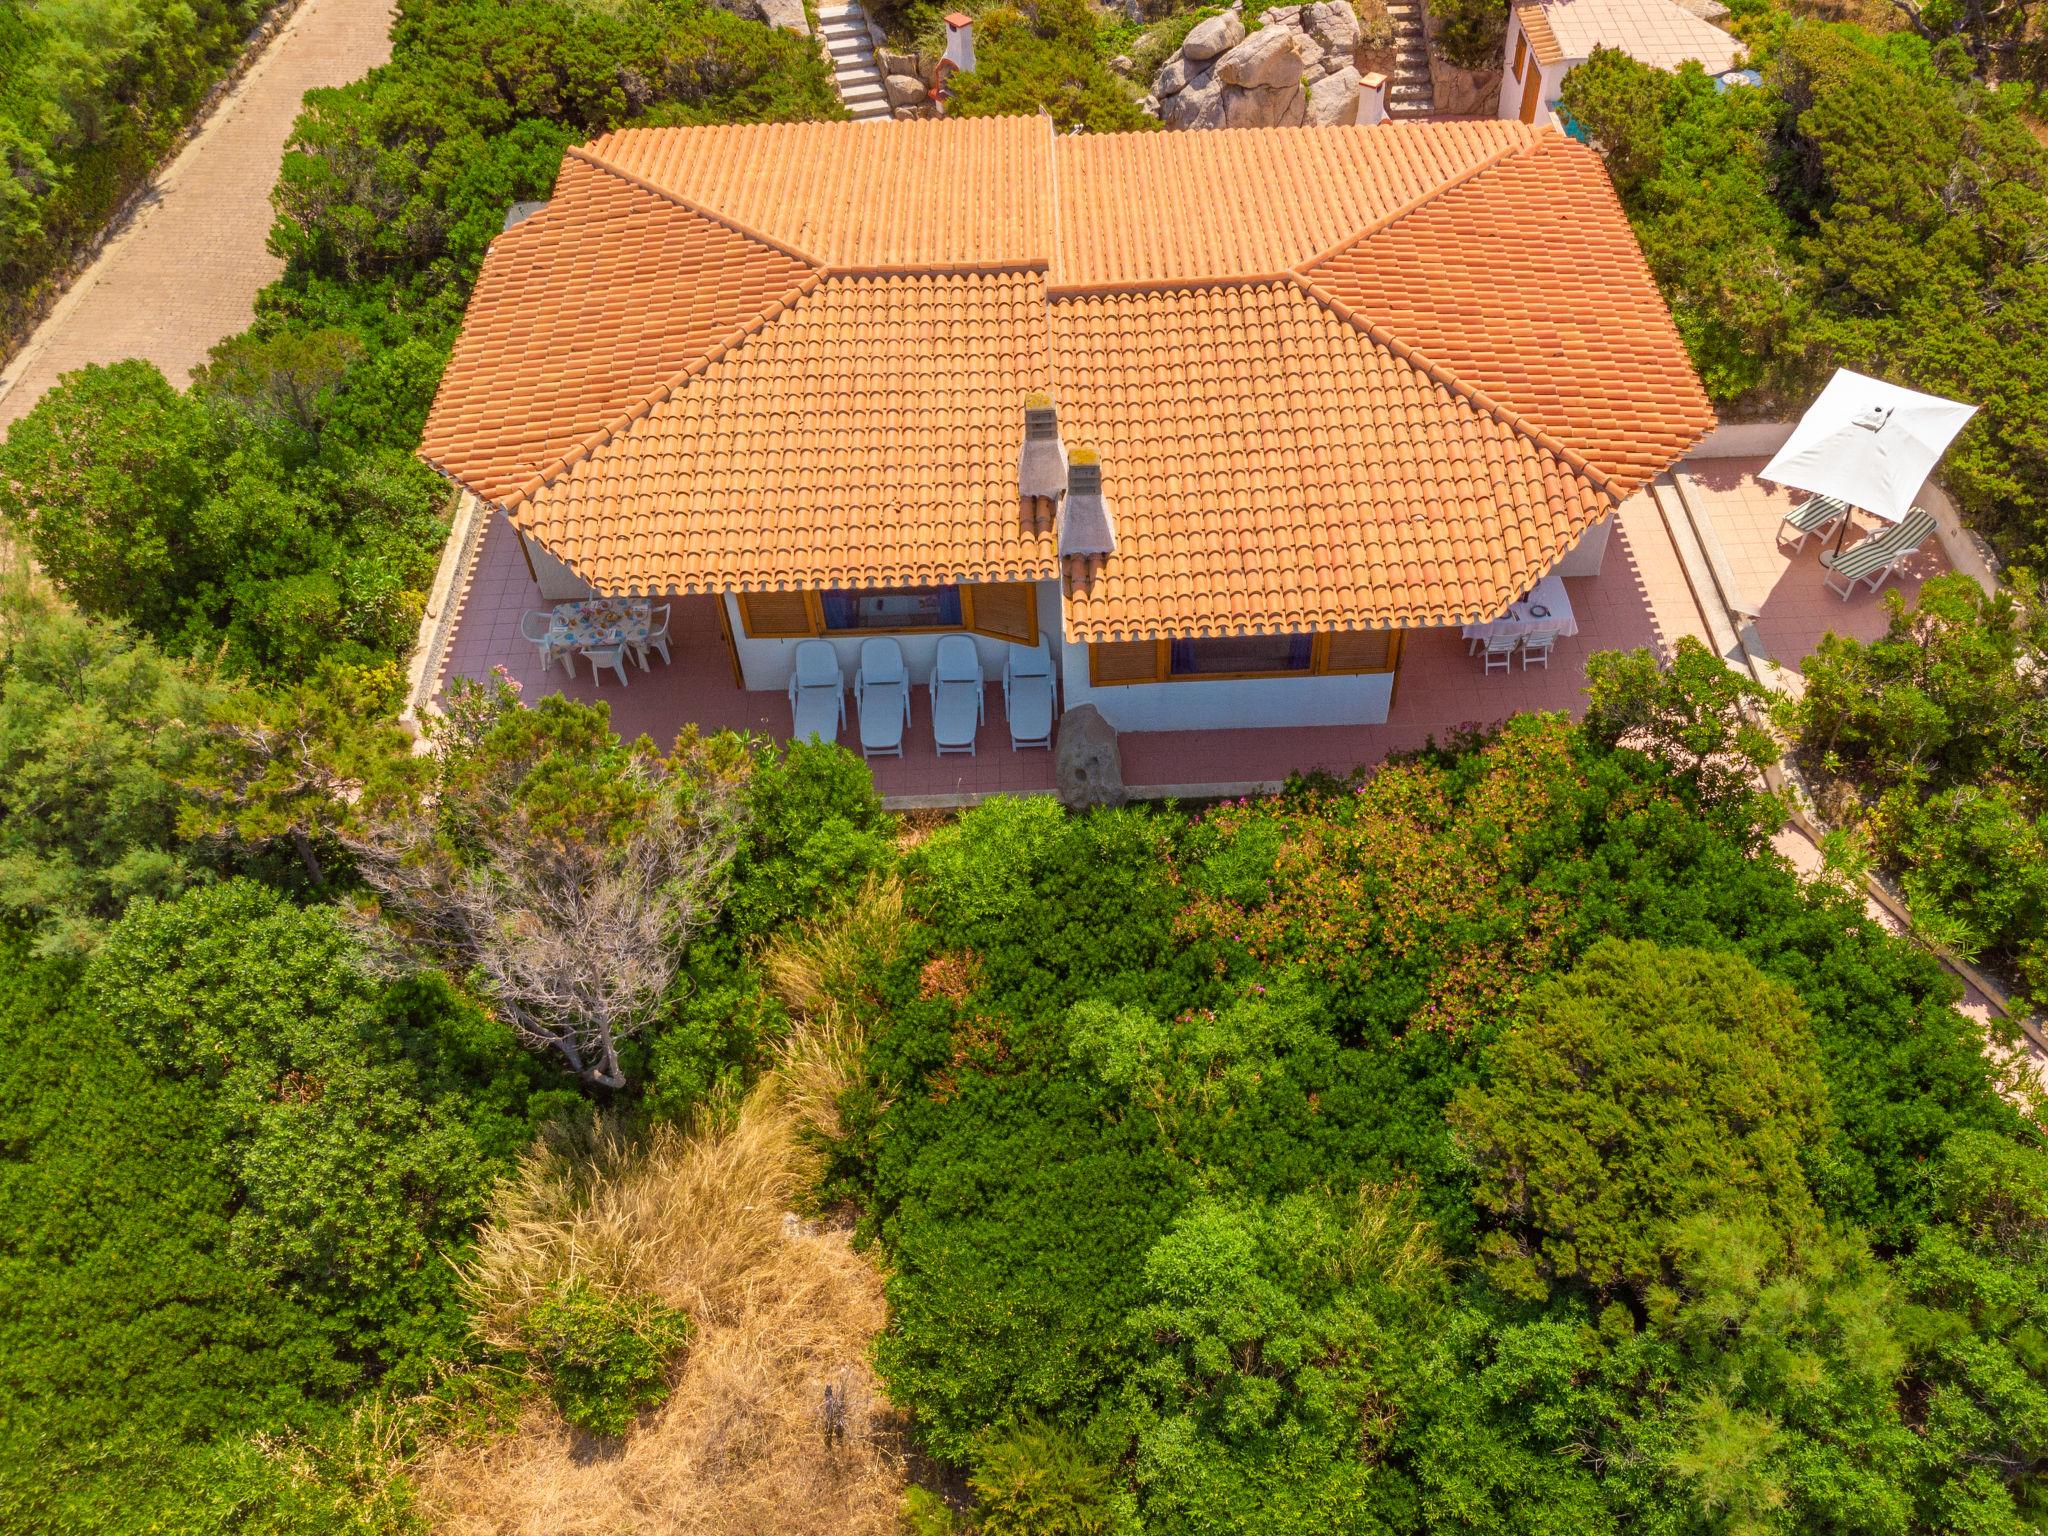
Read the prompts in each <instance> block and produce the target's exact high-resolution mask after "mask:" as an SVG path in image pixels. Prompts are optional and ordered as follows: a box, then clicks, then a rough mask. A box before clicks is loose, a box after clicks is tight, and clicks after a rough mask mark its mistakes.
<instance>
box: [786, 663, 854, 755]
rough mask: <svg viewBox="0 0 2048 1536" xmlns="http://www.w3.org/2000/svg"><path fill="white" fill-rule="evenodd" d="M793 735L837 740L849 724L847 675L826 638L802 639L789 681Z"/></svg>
mask: <svg viewBox="0 0 2048 1536" xmlns="http://www.w3.org/2000/svg"><path fill="white" fill-rule="evenodd" d="M789 708H790V713H791V716H792V717H793V722H794V723H793V727H792V729H791V731H790V735H791V737H792V738H793V739H794V740H797V741H837V740H838V739H839V733H840V731H841V730H842V729H844V728H845V725H846V678H845V677H844V676H843V675H842V674H841V673H840V670H839V653H838V652H837V651H835V650H833V649H832V646H831V644H830V642H828V641H824V640H803V641H799V642H798V644H797V648H796V673H795V675H794V676H792V677H791V678H790V680H789Z"/></svg>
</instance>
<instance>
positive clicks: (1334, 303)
mask: <svg viewBox="0 0 2048 1536" xmlns="http://www.w3.org/2000/svg"><path fill="white" fill-rule="evenodd" d="M1288 276H1289V277H1291V278H1292V279H1293V280H1294V281H1295V282H1296V283H1297V284H1299V285H1300V288H1301V291H1302V292H1303V293H1306V294H1307V295H1308V296H1309V297H1310V298H1312V299H1314V300H1315V301H1316V302H1317V303H1318V304H1321V305H1322V306H1323V307H1324V308H1325V309H1327V310H1329V311H1330V313H1331V314H1333V315H1335V316H1337V317H1338V318H1339V319H1340V320H1343V321H1345V322H1347V323H1348V324H1351V325H1355V326H1357V327H1358V329H1359V330H1361V331H1363V332H1364V333H1365V334H1366V335H1367V336H1369V337H1371V338H1372V340H1373V341H1374V342H1376V343H1377V344H1378V345H1380V346H1382V347H1385V348H1386V349H1387V350H1388V351H1389V352H1391V353H1393V354H1394V356H1396V357H1398V358H1399V359H1400V360H1401V361H1402V362H1404V363H1406V364H1407V365H1408V366H1409V367H1411V368H1413V369H1415V370H1416V371H1417V372H1419V373H1421V374H1424V375H1425V376H1427V377H1428V378H1430V379H1432V380H1434V381H1435V382H1436V383H1438V384H1440V385H1442V386H1443V387H1444V388H1445V389H1448V390H1449V391H1451V393H1452V394H1454V395H1458V396H1460V397H1461V398H1463V399H1464V400H1467V401H1469V402H1470V403H1471V404H1472V405H1473V406H1474V407H1476V408H1477V409H1478V410H1480V411H1482V412H1484V413H1485V414H1486V415H1488V416H1491V417H1492V418H1493V419H1494V420H1495V421H1497V422H1499V423H1501V425H1503V426H1505V427H1508V428H1510V429H1511V430H1513V431H1516V432H1519V433H1521V434H1522V436H1524V437H1526V438H1528V439H1529V440H1530V441H1531V442H1532V443H1534V444H1535V445H1536V446H1537V447H1539V448H1541V449H1543V450H1544V451H1545V452H1546V453H1549V454H1551V455H1553V456H1554V457H1556V458H1558V459H1560V460H1562V461H1563V462H1564V463H1565V464H1566V465H1567V466H1568V467H1569V468H1570V469H1571V470H1572V472H1573V473H1575V474H1577V475H1580V476H1582V477H1583V478H1584V479H1586V480H1587V481H1588V482H1589V483H1591V485H1592V487H1593V489H1594V490H1596V491H1598V492H1599V493H1600V494H1601V495H1603V496H1605V497H1607V498H1609V499H1610V500H1617V501H1618V499H1619V498H1618V497H1616V496H1615V493H1614V492H1613V490H1612V489H1611V488H1610V487H1611V485H1612V482H1613V480H1614V478H1615V477H1614V476H1613V475H1611V474H1609V473H1608V472H1607V471H1606V470H1604V469H1602V468H1600V467H1599V466H1598V465H1597V464H1595V463H1593V461H1592V460H1591V459H1589V458H1587V457H1586V455H1585V454H1583V453H1581V452H1580V451H1579V450H1578V449H1576V448H1573V447H1571V446H1569V445H1568V444H1566V443H1564V442H1562V441H1560V440H1559V439H1558V438H1556V437H1554V436H1552V435H1551V433H1550V432H1549V431H1548V430H1547V429H1545V428H1543V427H1540V426H1538V425H1537V424H1536V423H1535V422H1533V421H1531V420H1530V419H1529V418H1528V417H1526V416H1524V415H1523V414H1522V413H1521V412H1520V411H1517V410H1514V409H1513V408H1512V407H1509V406H1506V405H1503V404H1501V403H1500V402H1499V401H1498V400H1496V399H1494V398H1493V397H1492V396H1491V395H1489V394H1488V393H1487V392H1486V391H1485V390H1483V389H1481V388H1480V387H1479V386H1478V385H1476V384H1468V383H1467V382H1466V381H1465V380H1463V379H1461V378H1459V377H1458V375H1457V374H1456V373H1454V372H1452V371H1451V370H1450V369H1448V368H1446V367H1444V366H1443V365H1442V364H1441V363H1437V362H1434V361H1432V360H1431V359H1430V358H1429V357H1428V356H1426V355H1425V354H1424V353H1423V352H1422V351H1420V350H1419V349H1418V348H1416V347H1414V346H1411V345H1410V344H1409V343H1407V342H1405V341H1403V340H1401V338H1400V337H1398V336H1396V335H1394V334H1393V333H1392V332H1391V331H1389V330H1388V329H1387V328H1386V327H1385V326H1383V325H1381V324H1380V323H1379V322H1378V321H1376V320H1371V319H1368V318H1367V317H1366V316H1364V315H1362V314H1360V313H1358V312H1357V311H1356V310H1354V309H1353V308H1352V307H1351V306H1350V305H1348V304H1346V303H1345V302H1344V301H1343V300H1342V299H1339V298H1338V297H1337V296H1336V295H1335V294H1332V293H1328V292H1326V291H1325V290H1323V289H1322V288H1319V287H1317V286H1316V284H1315V281H1314V280H1313V279H1311V278H1309V277H1307V276H1305V275H1304V274H1302V273H1300V272H1292V273H1289V274H1288Z"/></svg>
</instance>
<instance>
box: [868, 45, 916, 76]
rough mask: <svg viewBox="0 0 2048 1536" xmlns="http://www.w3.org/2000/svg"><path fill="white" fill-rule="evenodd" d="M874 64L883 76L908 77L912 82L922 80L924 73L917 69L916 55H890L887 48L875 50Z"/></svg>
mask: <svg viewBox="0 0 2048 1536" xmlns="http://www.w3.org/2000/svg"><path fill="white" fill-rule="evenodd" d="M875 64H876V66H877V67H878V68H880V70H881V71H882V73H883V74H884V75H908V76H909V77H910V78H911V79H913V80H922V79H923V78H924V71H923V70H921V69H919V68H918V67H917V55H916V54H914V53H892V52H891V51H890V50H889V49H887V48H877V49H876V50H875Z"/></svg>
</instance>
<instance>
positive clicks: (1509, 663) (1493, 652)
mask: <svg viewBox="0 0 2048 1536" xmlns="http://www.w3.org/2000/svg"><path fill="white" fill-rule="evenodd" d="M1521 643H1522V642H1521V640H1520V638H1519V637H1517V636H1515V635H1488V636H1487V637H1486V670H1487V671H1489V672H1512V671H1513V670H1514V666H1515V647H1516V646H1518V645H1520V644H1521ZM1546 670H1547V669H1546Z"/></svg>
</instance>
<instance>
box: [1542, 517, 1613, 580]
mask: <svg viewBox="0 0 2048 1536" xmlns="http://www.w3.org/2000/svg"><path fill="white" fill-rule="evenodd" d="M1613 531H1614V514H1613V513H1611V512H1610V513H1608V514H1607V516H1605V517H1603V518H1601V519H1600V521H1599V522H1597V523H1595V524H1594V525H1593V526H1592V527H1590V528H1588V529H1587V530H1586V531H1585V532H1584V533H1582V534H1581V535H1579V542H1578V543H1576V544H1574V545H1573V546H1572V547H1571V548H1570V549H1569V550H1568V551H1567V552H1566V553H1565V557H1564V558H1563V559H1562V560H1560V561H1558V562H1557V564H1556V565H1555V566H1553V567H1552V568H1551V569H1552V572H1553V573H1554V574H1555V575H1558V576H1598V575H1599V574H1600V562H1601V561H1602V560H1604V559H1606V557H1607V537H1608V535H1609V534H1611V533H1612V532H1613Z"/></svg>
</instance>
